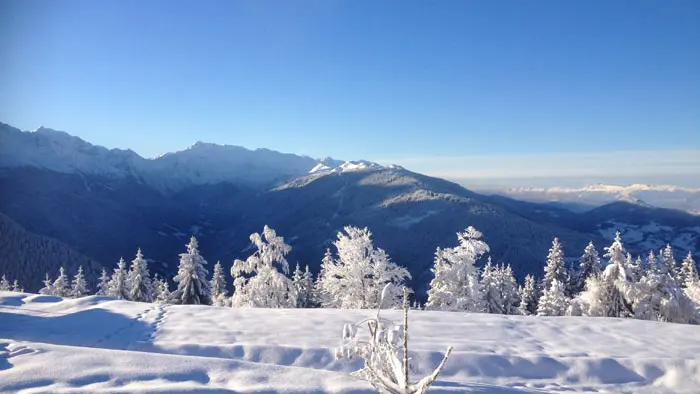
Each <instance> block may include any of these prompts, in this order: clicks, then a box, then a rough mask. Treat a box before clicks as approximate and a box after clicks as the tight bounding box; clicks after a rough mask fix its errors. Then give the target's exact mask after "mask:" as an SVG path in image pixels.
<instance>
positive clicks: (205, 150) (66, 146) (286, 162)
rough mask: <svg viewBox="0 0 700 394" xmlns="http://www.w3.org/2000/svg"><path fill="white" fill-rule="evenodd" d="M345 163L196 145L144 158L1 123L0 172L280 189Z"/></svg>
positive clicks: (175, 186)
mask: <svg viewBox="0 0 700 394" xmlns="http://www.w3.org/2000/svg"><path fill="white" fill-rule="evenodd" d="M341 165H345V164H344V162H341V161H338V160H334V159H331V158H325V159H322V160H316V159H312V158H310V157H307V156H298V155H294V154H286V153H280V152H276V151H272V150H269V149H256V150H252V151H251V150H248V149H246V148H243V147H240V146H232V145H216V144H210V143H204V142H197V143H195V144H194V145H192V146H190V147H188V148H187V149H184V150H182V151H178V152H173V153H167V154H164V155H161V156H159V157H157V158H155V159H145V158H143V157H141V156H139V155H138V154H136V153H135V152H133V151H131V150H120V149H107V148H105V147H102V146H96V145H92V144H90V143H88V142H86V141H83V140H82V139H80V138H78V137H74V136H71V135H69V134H67V133H65V132H62V131H56V130H52V129H49V128H45V127H40V128H39V129H37V130H35V131H31V132H23V131H20V130H19V129H16V128H14V127H11V126H9V125H6V124H3V123H0V167H5V168H15V167H26V166H28V167H37V168H43V169H47V170H52V171H57V172H62V173H78V174H88V175H99V176H110V177H120V178H123V177H133V178H135V179H138V180H139V181H141V182H145V183H147V184H149V185H150V186H153V187H156V188H158V189H159V190H165V191H177V190H181V189H182V188H184V187H187V186H191V185H207V184H217V183H221V182H229V183H236V184H245V185H251V186H259V185H262V186H269V185H270V184H282V183H284V182H286V181H288V180H290V179H293V178H295V177H297V176H301V175H305V174H308V173H309V172H310V171H312V170H318V169H320V168H324V167H327V168H328V169H329V170H333V169H335V168H336V167H338V166H341Z"/></svg>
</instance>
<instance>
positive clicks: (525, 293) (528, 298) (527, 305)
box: [518, 274, 539, 315]
mask: <svg viewBox="0 0 700 394" xmlns="http://www.w3.org/2000/svg"><path fill="white" fill-rule="evenodd" d="M519 293H520V306H519V307H518V311H519V312H520V314H521V315H535V314H537V304H538V302H539V300H538V299H537V284H536V282H535V277H534V276H532V275H530V274H527V275H526V276H525V284H524V285H523V286H522V287H521V288H520V291H519Z"/></svg>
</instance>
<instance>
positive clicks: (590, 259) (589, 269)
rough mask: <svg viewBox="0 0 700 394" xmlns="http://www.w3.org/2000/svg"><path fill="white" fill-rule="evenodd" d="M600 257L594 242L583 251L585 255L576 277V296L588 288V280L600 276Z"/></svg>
mask: <svg viewBox="0 0 700 394" xmlns="http://www.w3.org/2000/svg"><path fill="white" fill-rule="evenodd" d="M600 271H601V265H600V256H599V255H598V250H596V248H595V245H593V241H590V242H589V243H588V246H586V249H584V250H583V255H581V259H580V260H579V270H578V274H577V275H576V287H575V291H574V293H575V294H578V293H580V292H582V291H583V290H584V289H585V287H586V280H587V279H588V278H589V277H591V276H593V275H598V274H600Z"/></svg>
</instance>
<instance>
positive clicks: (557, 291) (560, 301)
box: [537, 279, 569, 316]
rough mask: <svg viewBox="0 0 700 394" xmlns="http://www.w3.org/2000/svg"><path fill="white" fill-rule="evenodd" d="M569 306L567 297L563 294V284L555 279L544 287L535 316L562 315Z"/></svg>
mask: <svg viewBox="0 0 700 394" xmlns="http://www.w3.org/2000/svg"><path fill="white" fill-rule="evenodd" d="M568 308H569V298H568V297H567V296H566V295H565V294H564V285H563V284H562V283H561V282H560V281H559V280H557V279H554V280H553V281H552V285H551V286H550V287H549V288H546V289H544V293H543V294H542V297H540V302H539V304H538V305H537V316H564V315H565V314H566V310H567V309H568Z"/></svg>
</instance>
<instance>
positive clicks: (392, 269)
mask: <svg viewBox="0 0 700 394" xmlns="http://www.w3.org/2000/svg"><path fill="white" fill-rule="evenodd" d="M344 230H345V234H344V233H343V232H339V233H338V239H337V240H336V241H335V242H334V243H333V245H334V246H335V247H336V250H337V258H334V257H333V256H332V255H329V254H326V256H325V257H324V259H323V262H322V264H321V272H320V273H319V277H318V282H317V284H316V287H317V289H318V290H319V291H318V293H319V297H320V300H319V301H320V302H321V305H322V306H324V307H331V308H343V309H346V308H351V309H363V308H377V307H385V308H392V307H398V306H400V305H401V294H400V290H399V289H401V286H402V284H403V283H404V281H405V280H406V279H409V278H410V277H411V275H410V274H409V273H408V270H406V269H405V268H403V267H400V266H398V265H397V264H395V263H393V262H392V261H391V260H390V258H389V255H388V254H387V253H386V252H385V251H384V250H383V249H381V248H375V247H374V245H373V243H372V233H371V232H370V231H369V229H367V228H363V229H359V228H357V227H352V226H346V227H345V228H344ZM388 283H392V284H393V285H394V286H389V291H390V294H388V295H387V296H386V297H385V299H384V302H383V304H382V305H379V303H380V300H381V298H380V296H381V291H382V289H384V288H385V286H386V285H387V284H388Z"/></svg>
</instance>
